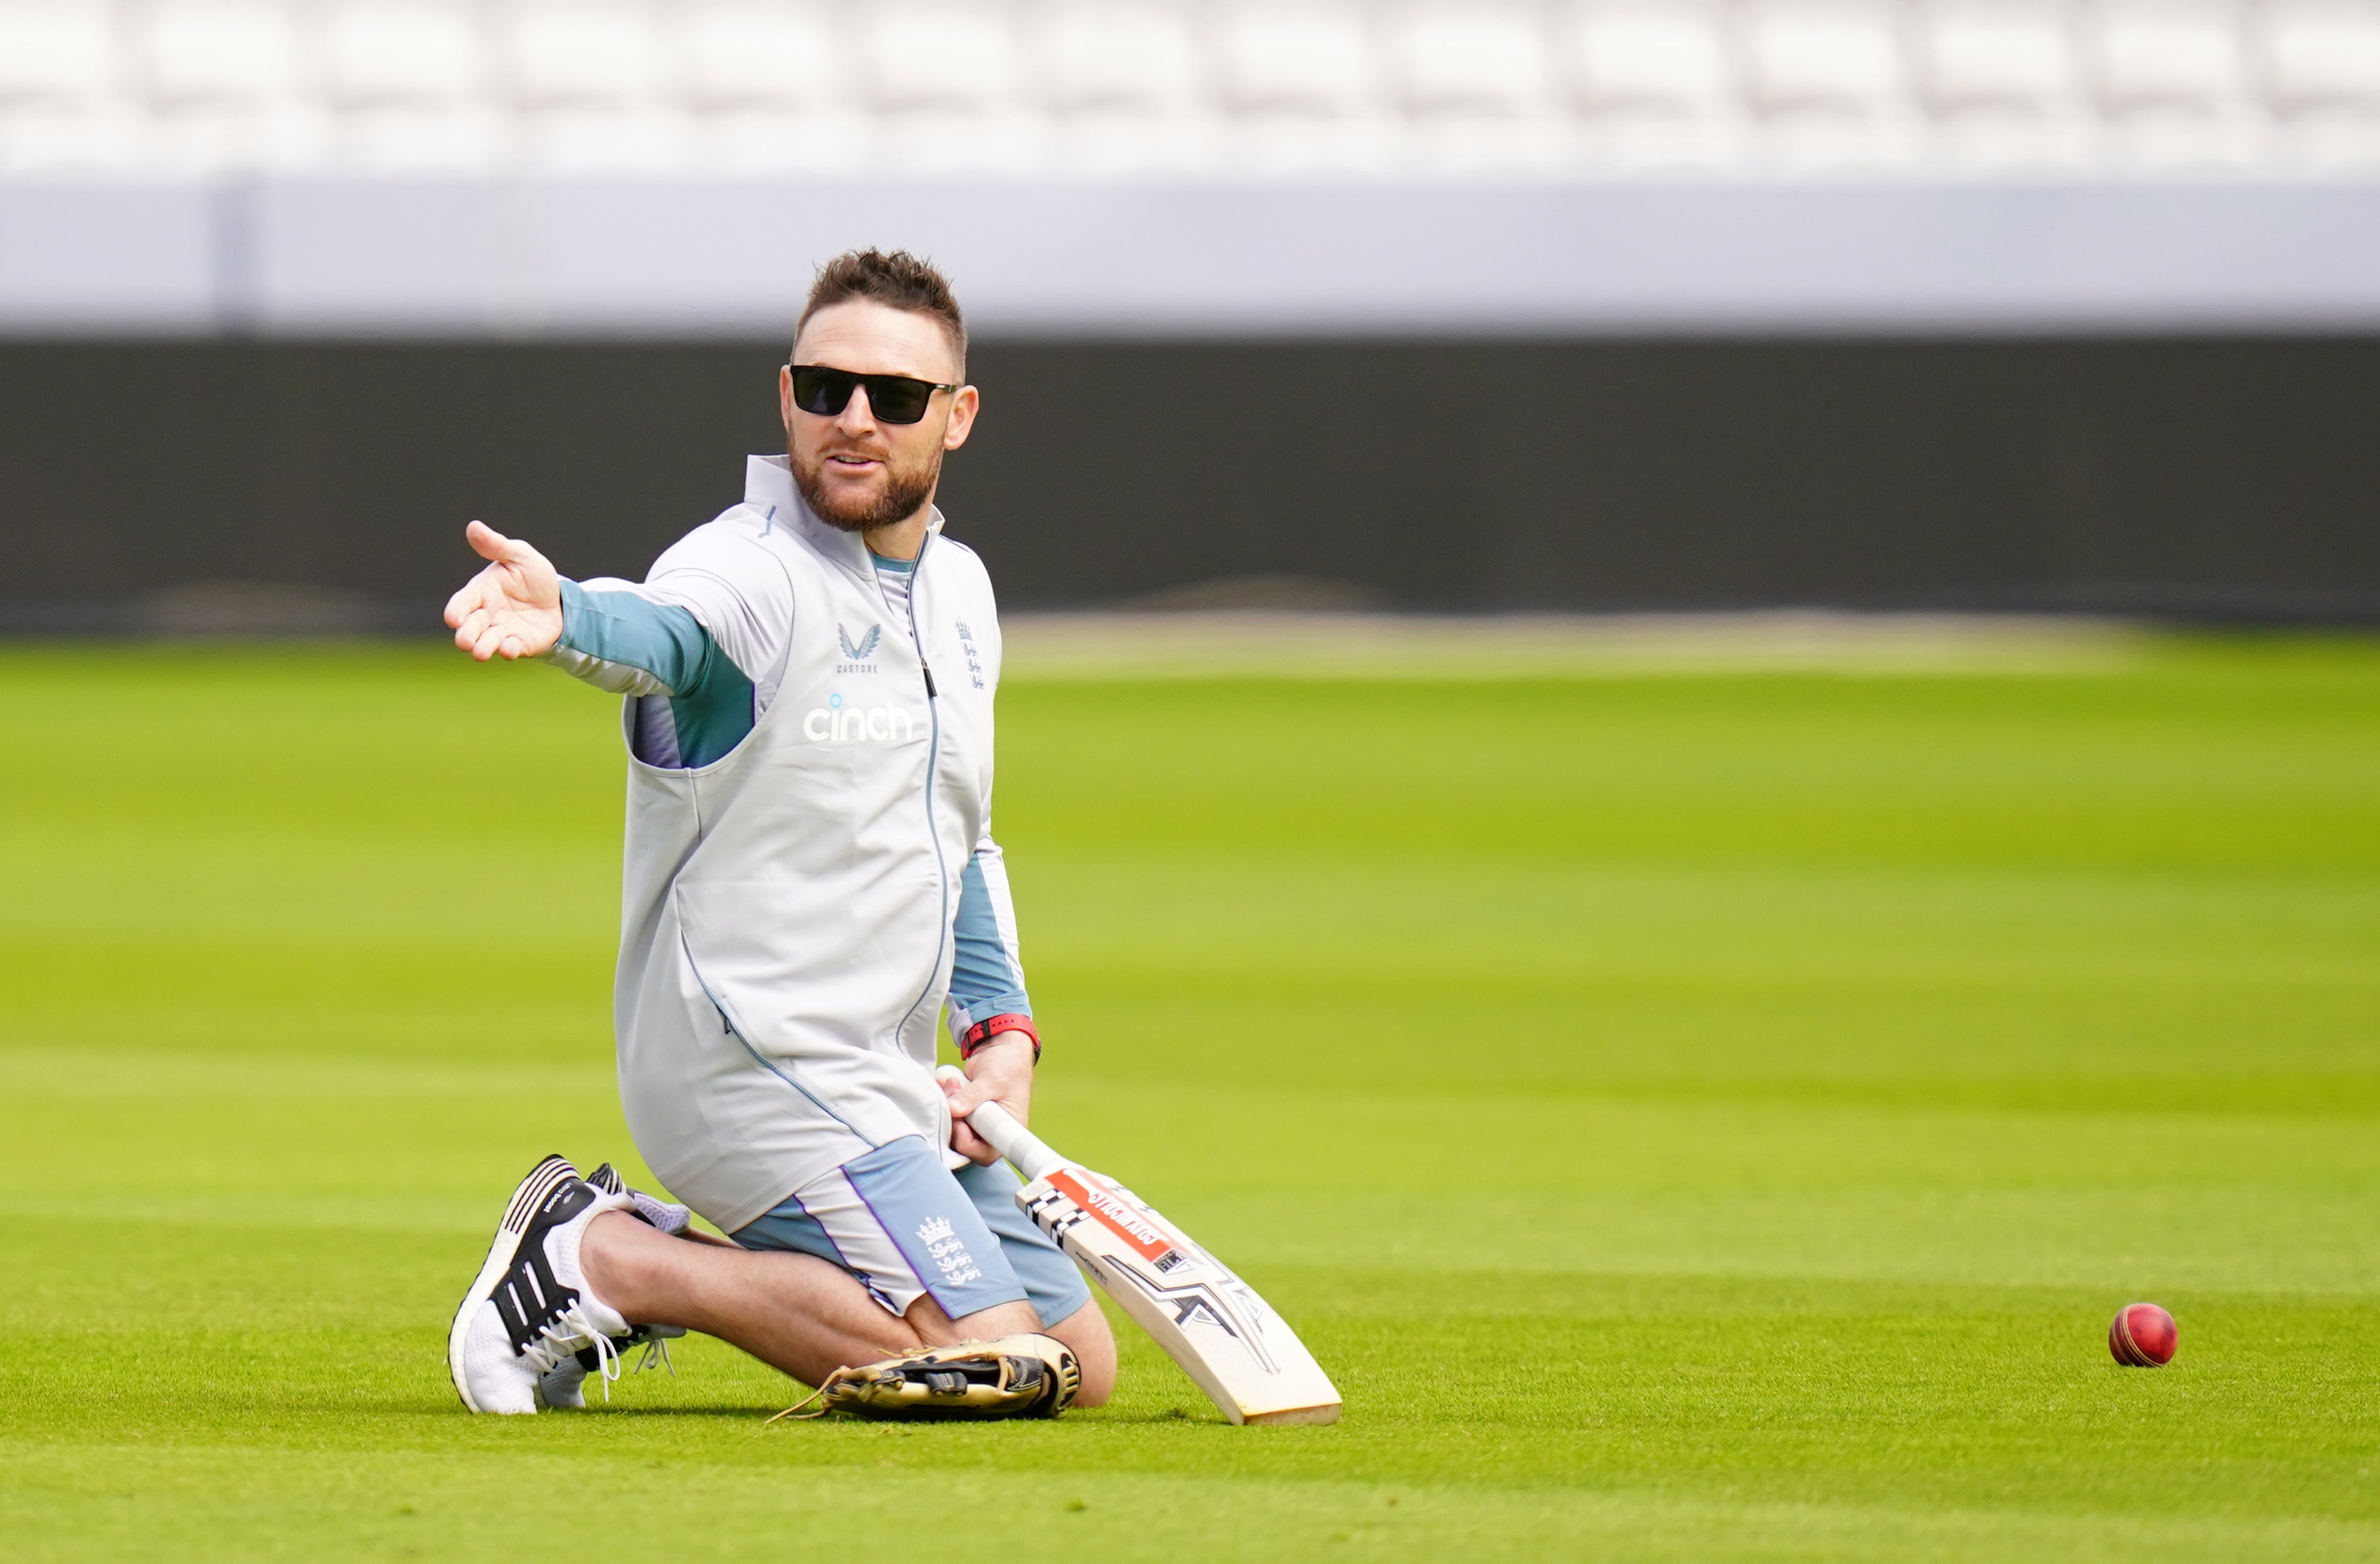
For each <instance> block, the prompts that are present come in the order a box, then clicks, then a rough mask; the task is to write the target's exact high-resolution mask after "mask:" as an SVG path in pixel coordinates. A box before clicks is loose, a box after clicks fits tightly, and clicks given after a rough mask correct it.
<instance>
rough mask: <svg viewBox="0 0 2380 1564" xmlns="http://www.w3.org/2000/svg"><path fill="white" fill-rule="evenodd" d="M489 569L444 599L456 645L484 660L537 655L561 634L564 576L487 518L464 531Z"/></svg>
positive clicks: (507, 659) (538, 554)
mask: <svg viewBox="0 0 2380 1564" xmlns="http://www.w3.org/2000/svg"><path fill="white" fill-rule="evenodd" d="M463 537H464V539H465V540H467V541H468V542H469V544H470V545H471V547H472V548H473V549H474V550H476V551H478V552H479V555H480V558H481V559H484V560H487V561H490V562H491V563H490V564H489V565H488V567H487V568H486V569H485V570H482V571H480V574H478V575H477V576H472V577H471V579H470V580H469V581H468V582H466V583H465V584H464V587H463V589H462V590H461V591H459V592H457V593H455V595H454V596H453V597H451V598H449V599H447V600H446V623H447V624H448V625H449V626H451V627H452V628H453V630H454V632H455V645H456V646H458V647H460V648H462V649H464V650H465V651H468V652H469V653H470V654H471V655H472V656H473V657H475V658H477V659H478V660H479V661H481V662H485V661H488V659H490V658H492V657H501V658H503V659H504V661H507V662H510V661H513V660H514V659H515V658H521V657H539V656H542V655H543V654H544V653H546V652H548V651H551V650H553V643H554V642H556V641H558V640H560V639H561V638H562V577H561V576H560V575H558V574H556V572H555V571H554V568H553V562H551V561H550V560H548V559H547V558H546V557H545V556H544V555H543V554H541V553H539V552H537V551H536V550H535V549H532V548H530V547H529V546H528V544H527V543H524V542H522V541H521V540H519V539H517V538H507V537H505V536H504V534H503V533H501V532H499V531H497V530H496V529H495V528H494V527H490V526H489V525H488V524H487V523H485V522H483V521H475V522H473V523H472V524H471V525H470V526H468V527H465V528H464V529H463Z"/></svg>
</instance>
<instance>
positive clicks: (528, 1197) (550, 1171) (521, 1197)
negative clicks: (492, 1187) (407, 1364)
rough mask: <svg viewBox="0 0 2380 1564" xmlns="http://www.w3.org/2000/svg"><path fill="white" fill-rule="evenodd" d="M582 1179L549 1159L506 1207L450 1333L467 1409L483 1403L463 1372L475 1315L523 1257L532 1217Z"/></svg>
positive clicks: (449, 1356)
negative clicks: (466, 1342)
mask: <svg viewBox="0 0 2380 1564" xmlns="http://www.w3.org/2000/svg"><path fill="white" fill-rule="evenodd" d="M577 1176H578V1170H577V1169H576V1168H574V1167H572V1166H571V1165H570V1163H569V1161H568V1160H567V1159H566V1158H563V1157H560V1156H553V1157H548V1158H546V1159H545V1160H544V1161H542V1162H540V1163H539V1164H538V1165H537V1166H536V1167H534V1168H532V1169H530V1170H529V1174H528V1177H527V1178H525V1179H523V1180H521V1182H520V1184H519V1186H518V1187H517V1188H516V1189H515V1190H514V1191H513V1197H512V1202H511V1204H509V1205H507V1206H505V1207H504V1220H503V1221H501V1222H499V1223H497V1224H496V1236H495V1241H494V1242H493V1243H490V1244H489V1245H488V1258H487V1263H486V1264H484V1265H482V1266H481V1267H480V1274H479V1275H478V1276H477V1277H475V1278H473V1279H472V1281H471V1290H470V1291H468V1292H466V1293H464V1294H463V1302H462V1303H460V1304H459V1305H458V1306H457V1307H456V1308H455V1323H454V1324H453V1325H451V1326H449V1327H448V1328H447V1330H446V1372H447V1374H448V1375H449V1376H451V1377H452V1378H453V1379H454V1381H455V1394H456V1395H457V1396H460V1397H461V1398H462V1399H463V1405H464V1407H465V1408H466V1409H467V1410H468V1411H471V1412H481V1411H484V1410H485V1409H484V1408H482V1407H481V1406H480V1403H479V1402H477V1401H475V1400H472V1399H471V1388H470V1384H469V1382H468V1379H467V1377H466V1376H465V1375H464V1373H463V1340H464V1338H465V1337H466V1336H468V1334H469V1333H470V1328H471V1316H472V1315H475V1314H477V1313H478V1312H479V1309H480V1304H482V1303H486V1302H488V1300H489V1299H491V1298H492V1297H493V1296H495V1291H496V1283H497V1281H498V1280H500V1279H502V1278H503V1276H504V1273H505V1272H506V1271H508V1270H510V1269H512V1267H513V1262H514V1261H515V1260H516V1259H518V1258H520V1246H521V1240H522V1239H523V1238H525V1237H526V1236H528V1223H529V1218H531V1217H532V1216H534V1215H535V1214H536V1213H537V1210H538V1208H539V1207H540V1206H543V1205H544V1204H545V1203H546V1201H547V1200H548V1199H549V1198H550V1197H551V1196H552V1195H553V1192H554V1191H555V1190H557V1189H559V1188H561V1187H562V1186H563V1185H564V1184H566V1183H568V1182H571V1181H572V1180H573V1179H576V1178H577Z"/></svg>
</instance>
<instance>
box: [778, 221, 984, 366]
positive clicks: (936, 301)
mask: <svg viewBox="0 0 2380 1564" xmlns="http://www.w3.org/2000/svg"><path fill="white" fill-rule="evenodd" d="M855 298H862V299H867V300H869V301H870V302H873V303H876V304H884V305H890V306H891V307H892V309H906V310H909V311H910V312H912V313H914V314H918V315H930V316H932V317H933V318H934V319H935V320H937V321H941V324H942V331H943V333H945V334H946V335H948V336H949V337H950V339H951V351H952V352H953V353H955V354H957V355H958V360H959V370H958V373H959V379H961V380H965V379H966V350H967V334H966V320H965V317H964V316H962V315H961V314H960V313H959V301H958V300H957V299H955V298H953V297H951V285H950V281H949V279H947V278H945V277H944V276H943V275H942V274H941V273H940V272H937V271H935V270H934V267H933V263H932V262H931V261H921V260H919V259H918V258H917V257H916V256H914V255H911V254H910V253H909V252H908V251H907V250H905V249H896V250H894V251H892V253H891V254H889V255H888V254H886V253H885V252H884V251H882V250H880V249H852V250H845V251H844V253H842V254H841V255H838V256H836V257H835V258H834V259H833V260H832V261H828V262H827V263H826V264H825V265H823V266H821V267H820V268H819V273H818V281H816V282H814V283H812V284H811V285H810V297H809V302H807V304H804V305H803V306H802V318H801V319H800V320H798V321H795V322H794V340H795V342H799V341H800V340H801V336H802V328H803V327H804V326H807V325H808V324H809V323H810V317H811V316H813V315H815V314H817V313H818V312H819V311H820V310H821V309H826V308H828V307H829V306H830V305H836V304H845V303H848V302H850V301H851V300H852V299H855Z"/></svg>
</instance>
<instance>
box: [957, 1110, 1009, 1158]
mask: <svg viewBox="0 0 2380 1564" xmlns="http://www.w3.org/2000/svg"><path fill="white" fill-rule="evenodd" d="M951 1149H952V1150H953V1151H955V1152H957V1153H958V1154H959V1155H960V1156H961V1157H964V1158H966V1159H967V1160H968V1161H970V1162H973V1163H975V1164H976V1165H977V1167H982V1168H989V1167H990V1166H991V1165H992V1164H993V1163H994V1162H997V1161H999V1160H1000V1153H998V1152H997V1151H994V1150H992V1149H991V1143H990V1141H988V1140H986V1139H984V1138H983V1137H982V1136H981V1135H979V1134H976V1133H975V1132H974V1131H973V1130H970V1129H968V1128H967V1127H966V1121H965V1120H962V1119H953V1120H952V1121H951Z"/></svg>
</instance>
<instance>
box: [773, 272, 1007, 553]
mask: <svg viewBox="0 0 2380 1564" xmlns="http://www.w3.org/2000/svg"><path fill="white" fill-rule="evenodd" d="M794 362H795V363H796V364H822V365H825V366H827V367H828V368H830V369H836V370H849V371H851V372H852V373H854V374H860V375H906V376H908V377H909V378H910V379H912V380H921V381H928V382H933V383H936V384H948V383H950V382H953V381H956V380H957V379H958V378H959V365H958V355H957V354H956V353H955V352H954V351H953V348H952V346H951V340H950V337H949V335H948V334H947V333H944V332H943V330H942V326H941V321H937V320H935V319H934V318H933V317H932V316H930V315H919V314H917V313H915V312H913V311H911V310H907V309H892V307H890V306H889V305H883V304H877V303H873V302H871V301H868V300H864V299H852V300H849V301H846V302H844V303H842V304H836V305H830V306H829V307H828V308H826V309H821V310H820V311H819V312H818V313H817V314H815V315H813V316H811V317H810V319H809V322H808V324H807V325H805V326H804V327H802V333H801V335H800V336H799V337H798V338H796V339H795V343H794ZM777 394H778V400H779V404H780V406H782V408H783V413H784V418H785V452H786V455H790V456H791V457H792V458H793V467H794V485H795V488H797V489H799V490H800V491H801V494H802V499H803V501H804V502H805V503H807V504H808V506H809V507H810V510H811V512H812V514H814V515H817V516H818V518H819V519H820V521H823V522H825V523H827V524H828V525H829V526H831V527H841V528H843V529H844V531H846V532H865V531H869V530H872V529H874V528H876V527H889V526H891V525H892V524H893V523H895V522H898V521H901V520H904V519H905V518H907V517H908V516H911V515H916V514H917V512H918V511H920V510H922V509H923V508H924V507H925V506H926V505H928V504H929V503H932V501H933V498H934V488H935V485H936V484H938V483H939V482H940V481H941V476H942V453H943V452H945V451H955V450H957V449H958V448H959V447H960V446H961V445H963V444H965V443H966V437H967V431H968V430H970V429H972V428H973V427H974V425H975V413H976V391H975V387H973V386H965V387H963V388H962V389H960V390H959V391H956V392H949V391H941V392H936V393H935V394H934V399H933V401H932V402H931V403H930V404H929V406H927V408H926V416H925V417H924V418H920V419H918V420H917V422H916V423H913V424H892V423H884V422H881V421H880V420H879V419H878V418H877V417H876V414H875V409H874V408H873V407H871V406H869V404H868V388H867V387H865V386H859V387H856V388H855V389H854V390H853V392H852V394H851V400H850V401H849V402H848V403H846V404H844V409H843V411H842V412H840V413H838V414H835V415H833V416H832V417H829V416H825V415H822V414H818V413H806V412H804V411H802V410H801V409H800V408H799V407H796V406H794V392H793V377H792V375H791V374H790V373H783V374H781V375H780V376H779V377H778V391H777Z"/></svg>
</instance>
